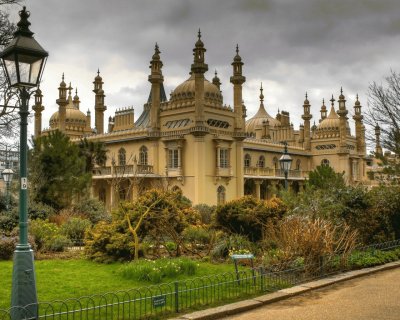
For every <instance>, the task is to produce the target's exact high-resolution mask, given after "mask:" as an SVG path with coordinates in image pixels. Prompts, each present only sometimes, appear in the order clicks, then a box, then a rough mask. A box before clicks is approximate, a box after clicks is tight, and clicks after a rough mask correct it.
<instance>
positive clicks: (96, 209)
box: [73, 198, 111, 224]
mask: <svg viewBox="0 0 400 320" xmlns="http://www.w3.org/2000/svg"><path fill="white" fill-rule="evenodd" d="M73 211H74V212H75V213H76V214H79V215H82V216H84V217H85V218H87V219H89V220H90V222H91V223H92V224H96V223H98V222H99V221H108V222H110V221H111V214H110V213H108V212H107V210H106V208H105V207H104V204H103V202H101V201H100V200H97V199H92V198H91V199H85V200H83V201H81V202H79V203H78V204H76V205H75V206H74V207H73Z"/></svg>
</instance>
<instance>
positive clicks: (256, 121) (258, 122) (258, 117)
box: [246, 104, 281, 133]
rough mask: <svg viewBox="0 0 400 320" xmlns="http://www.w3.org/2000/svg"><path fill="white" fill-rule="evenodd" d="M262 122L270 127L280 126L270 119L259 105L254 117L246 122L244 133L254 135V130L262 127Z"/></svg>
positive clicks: (273, 119)
mask: <svg viewBox="0 0 400 320" xmlns="http://www.w3.org/2000/svg"><path fill="white" fill-rule="evenodd" d="M263 122H268V123H269V126H270V127H275V126H280V125H281V123H280V121H279V120H276V119H275V118H272V117H271V116H270V115H269V114H268V112H267V111H266V110H265V108H264V105H263V104H261V105H260V109H258V112H257V113H256V114H255V116H254V117H252V118H251V119H249V120H247V121H246V131H247V132H253V133H255V132H256V128H257V127H260V126H262V125H263Z"/></svg>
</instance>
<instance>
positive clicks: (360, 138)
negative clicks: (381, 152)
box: [353, 94, 365, 155]
mask: <svg viewBox="0 0 400 320" xmlns="http://www.w3.org/2000/svg"><path fill="white" fill-rule="evenodd" d="M353 119H354V121H355V123H356V139H357V151H358V153H359V154H360V155H364V154H365V137H364V133H363V122H362V120H363V116H362V114H361V103H360V101H358V94H357V100H356V102H355V104H354V116H353Z"/></svg>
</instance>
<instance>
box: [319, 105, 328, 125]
mask: <svg viewBox="0 0 400 320" xmlns="http://www.w3.org/2000/svg"><path fill="white" fill-rule="evenodd" d="M326 116H327V110H326V106H325V99H322V106H321V119H320V120H319V122H320V123H321V121H322V120H324V119H325V118H326Z"/></svg>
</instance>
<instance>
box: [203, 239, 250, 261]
mask: <svg viewBox="0 0 400 320" xmlns="http://www.w3.org/2000/svg"><path fill="white" fill-rule="evenodd" d="M240 250H246V251H249V252H252V253H255V247H254V244H253V243H251V242H250V241H249V240H248V239H247V237H244V236H241V235H238V234H233V235H227V234H224V233H219V234H218V235H217V239H216V242H215V245H214V247H213V248H212V250H211V257H212V258H213V259H225V258H227V257H228V255H229V253H233V252H238V251H240Z"/></svg>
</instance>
